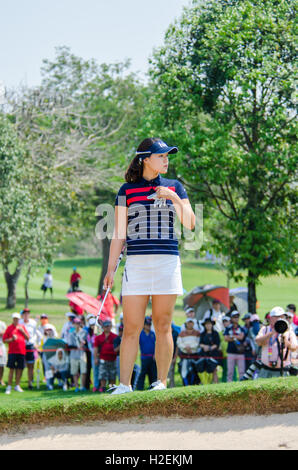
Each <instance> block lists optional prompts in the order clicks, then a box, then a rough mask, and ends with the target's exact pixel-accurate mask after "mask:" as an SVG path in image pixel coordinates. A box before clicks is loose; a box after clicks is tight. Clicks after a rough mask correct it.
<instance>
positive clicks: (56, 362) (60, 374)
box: [48, 348, 70, 392]
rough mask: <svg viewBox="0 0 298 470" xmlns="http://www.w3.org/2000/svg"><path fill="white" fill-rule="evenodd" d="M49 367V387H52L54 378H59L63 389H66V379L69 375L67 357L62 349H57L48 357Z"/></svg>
mask: <svg viewBox="0 0 298 470" xmlns="http://www.w3.org/2000/svg"><path fill="white" fill-rule="evenodd" d="M48 363H49V366H50V369H51V371H52V373H53V376H52V377H51V378H50V379H49V382H50V389H53V388H54V380H55V379H60V380H61V381H62V385H63V390H64V391H65V392H66V391H67V379H68V378H69V377H70V373H69V359H68V356H67V354H66V353H65V351H64V349H62V348H59V349H57V351H56V353H55V355H54V356H52V357H51V358H50V359H48Z"/></svg>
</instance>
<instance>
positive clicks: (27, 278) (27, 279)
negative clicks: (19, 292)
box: [25, 265, 31, 308]
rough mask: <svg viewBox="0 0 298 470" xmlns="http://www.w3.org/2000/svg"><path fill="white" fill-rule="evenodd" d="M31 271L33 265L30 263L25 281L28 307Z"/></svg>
mask: <svg viewBox="0 0 298 470" xmlns="http://www.w3.org/2000/svg"><path fill="white" fill-rule="evenodd" d="M30 272H31V265H29V267H28V269H27V272H26V281H25V308H28V302H29V292H28V285H29V281H30Z"/></svg>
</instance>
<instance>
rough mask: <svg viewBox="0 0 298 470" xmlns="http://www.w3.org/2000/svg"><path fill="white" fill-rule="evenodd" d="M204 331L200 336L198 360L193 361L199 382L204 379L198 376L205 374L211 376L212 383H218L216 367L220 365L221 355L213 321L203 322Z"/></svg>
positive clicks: (218, 338)
mask: <svg viewBox="0 0 298 470" xmlns="http://www.w3.org/2000/svg"><path fill="white" fill-rule="evenodd" d="M203 326H204V331H203V333H202V334H201V336H200V350H199V354H200V356H201V357H200V358H199V359H198V360H197V361H195V364H196V370H197V372H198V373H199V377H200V379H201V382H202V383H204V377H203V376H202V375H200V374H203V373H204V372H206V373H207V374H208V375H211V378H212V381H213V383H218V376H217V366H218V365H220V364H221V360H222V353H221V351H220V349H219V348H220V337H219V334H218V332H217V331H216V330H215V328H214V327H215V321H214V320H211V319H210V318H206V320H205V321H204V322H203ZM208 382H210V380H208Z"/></svg>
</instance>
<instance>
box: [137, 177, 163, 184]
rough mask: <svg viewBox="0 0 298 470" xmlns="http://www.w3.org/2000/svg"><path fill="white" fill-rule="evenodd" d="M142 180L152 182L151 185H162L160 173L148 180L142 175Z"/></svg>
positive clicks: (145, 182)
mask: <svg viewBox="0 0 298 470" xmlns="http://www.w3.org/2000/svg"><path fill="white" fill-rule="evenodd" d="M140 182H141V183H142V184H150V185H152V184H154V185H156V186H160V182H161V176H160V175H158V176H157V177H156V178H153V180H146V179H145V178H143V177H141V180H140Z"/></svg>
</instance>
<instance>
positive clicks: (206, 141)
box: [144, 0, 297, 312]
mask: <svg viewBox="0 0 298 470" xmlns="http://www.w3.org/2000/svg"><path fill="white" fill-rule="evenodd" d="M295 16H296V4H295V2H294V1H292V0H287V1H281V0H280V1H278V0H264V1H263V2H259V1H256V0H241V1H240V0H239V1H237V0H234V1H228V0H227V1H208V2H204V3H202V2H197V1H194V2H193V5H192V6H191V7H190V8H188V9H185V10H184V14H183V16H182V17H181V19H180V21H179V22H178V21H177V22H176V23H175V24H174V25H172V26H171V27H170V28H169V29H168V31H167V34H166V37H165V44H164V46H163V47H162V48H160V49H159V50H157V51H155V53H154V55H153V58H152V60H151V63H152V66H151V73H150V74H151V80H152V87H153V91H154V93H153V94H152V98H151V100H150V103H149V105H148V108H147V112H146V116H148V118H147V119H146V122H145V124H144V129H145V131H146V132H147V133H150V135H154V134H155V133H157V132H160V130H163V132H164V134H166V135H167V137H168V138H169V140H173V141H175V142H178V143H179V146H180V148H181V150H182V151H181V152H179V153H178V154H177V156H176V157H175V160H174V161H175V166H176V171H177V172H178V173H179V174H180V176H181V178H183V179H184V180H185V181H186V183H188V184H189V185H190V186H191V187H195V188H196V190H197V195H198V199H199V200H201V201H202V200H205V201H208V203H209V204H212V205H214V207H216V209H217V214H218V215H217V217H216V220H215V222H214V231H213V241H214V242H213V247H214V250H216V252H217V253H221V254H223V255H224V256H226V257H227V259H228V269H229V273H230V275H231V277H232V278H234V279H236V280H240V279H242V274H241V271H242V272H243V271H245V272H246V280H247V284H248V289H249V309H250V311H251V312H255V308H256V285H257V283H258V282H259V279H260V276H267V275H270V274H276V273H278V272H282V273H284V274H289V273H294V272H296V269H297V267H296V265H295V251H296V248H297V237H296V234H297V212H296V207H297V206H296V203H297V191H296V189H297V186H296V185H295V180H296V178H297V151H296V137H295V136H296V134H297V129H296V127H297V125H296V121H295V119H296V109H295V102H294V92H295V63H296V62H295V61H296V47H295V40H296V35H295Z"/></svg>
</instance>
